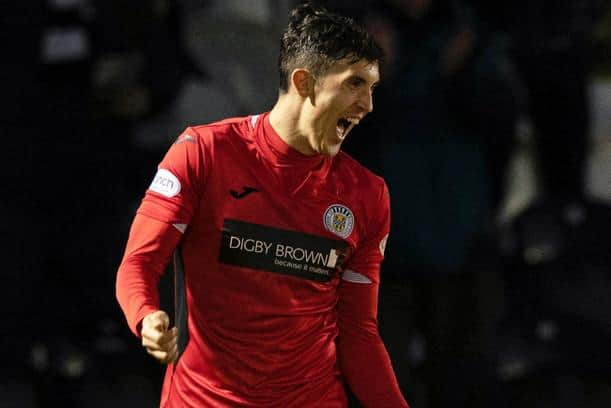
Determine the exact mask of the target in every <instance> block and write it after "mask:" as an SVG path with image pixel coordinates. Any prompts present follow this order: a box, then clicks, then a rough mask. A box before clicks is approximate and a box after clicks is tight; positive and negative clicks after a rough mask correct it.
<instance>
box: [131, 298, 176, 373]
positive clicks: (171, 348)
mask: <svg viewBox="0 0 611 408" xmlns="http://www.w3.org/2000/svg"><path fill="white" fill-rule="evenodd" d="M169 325H170V318H169V317H168V315H167V313H166V312H164V311H163V310H157V311H155V312H152V313H149V314H147V315H146V316H145V317H144V319H142V330H141V331H140V334H141V335H142V345H143V346H144V348H145V349H146V351H147V352H148V353H149V354H150V355H151V356H153V357H155V358H156V359H157V360H159V361H160V362H161V363H163V364H169V363H173V362H174V361H176V357H177V356H178V348H177V346H176V340H177V338H178V331H177V329H176V327H173V328H172V329H169V330H168V326H169Z"/></svg>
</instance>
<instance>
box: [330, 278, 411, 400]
mask: <svg viewBox="0 0 611 408" xmlns="http://www.w3.org/2000/svg"><path fill="white" fill-rule="evenodd" d="M338 327H339V336H338V342H337V344H338V357H339V363H340V368H341V371H342V374H343V376H344V378H345V380H346V382H347V383H348V385H349V386H350V389H351V391H352V392H353V393H354V395H355V396H356V397H357V399H358V400H359V401H360V403H361V404H362V405H363V407H365V408H405V407H408V404H407V402H406V401H405V398H404V397H403V395H402V394H401V390H400V388H399V385H398V383H397V379H396V377H395V373H394V370H393V367H392V364H391V361H390V358H389V356H388V352H387V351H386V347H385V346H384V343H383V342H382V339H381V338H380V334H379V331H378V324H377V283H375V282H372V283H369V284H367V283H352V282H342V284H341V288H340V302H339V304H338Z"/></svg>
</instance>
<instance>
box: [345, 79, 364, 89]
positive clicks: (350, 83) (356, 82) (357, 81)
mask: <svg viewBox="0 0 611 408" xmlns="http://www.w3.org/2000/svg"><path fill="white" fill-rule="evenodd" d="M347 83H348V86H349V87H350V88H358V87H359V86H361V85H363V84H364V83H365V81H364V80H363V78H359V77H351V78H348V81H347Z"/></svg>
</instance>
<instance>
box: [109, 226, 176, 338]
mask: <svg viewBox="0 0 611 408" xmlns="http://www.w3.org/2000/svg"><path fill="white" fill-rule="evenodd" d="M181 235H182V234H181V233H180V232H178V230H177V229H176V228H175V227H173V226H171V225H169V224H166V223H163V222H159V221H156V220H154V219H151V218H148V217H145V216H142V215H136V217H135V218H134V221H133V223H132V227H131V230H130V233H129V238H128V240H127V246H126V249H125V255H124V256H123V262H121V265H120V266H119V270H118V272H117V285H116V286H117V287H116V291H117V300H118V301H119V304H120V305H121V308H122V309H123V311H124V312H125V316H126V317H127V323H128V325H129V328H130V329H131V331H132V332H133V333H134V334H135V335H136V336H140V322H141V321H142V319H143V318H144V316H146V315H147V314H149V313H151V312H154V311H155V310H158V309H159V294H158V292H157V283H158V282H159V278H160V277H161V275H162V274H163V272H164V270H165V267H166V265H167V263H168V261H169V259H170V256H171V255H172V252H173V250H174V248H175V247H176V244H177V243H178V241H179V240H180V237H181Z"/></svg>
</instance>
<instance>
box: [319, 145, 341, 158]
mask: <svg viewBox="0 0 611 408" xmlns="http://www.w3.org/2000/svg"><path fill="white" fill-rule="evenodd" d="M341 147H342V145H341V143H338V144H336V145H333V146H325V148H324V149H323V151H322V154H323V155H325V156H329V157H333V156H335V155H337V154H338V153H339V151H340V149H341Z"/></svg>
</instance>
